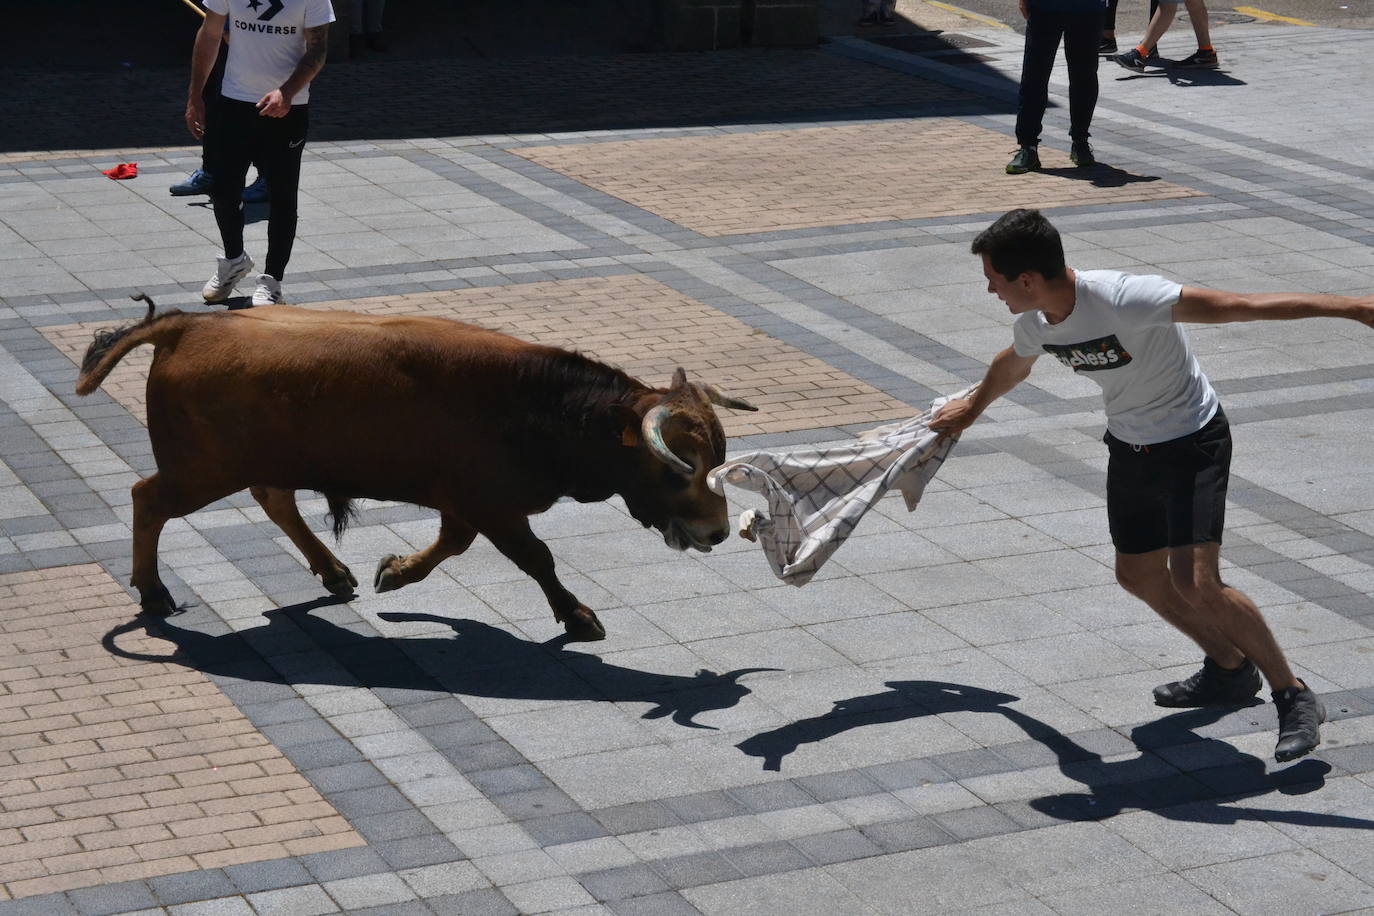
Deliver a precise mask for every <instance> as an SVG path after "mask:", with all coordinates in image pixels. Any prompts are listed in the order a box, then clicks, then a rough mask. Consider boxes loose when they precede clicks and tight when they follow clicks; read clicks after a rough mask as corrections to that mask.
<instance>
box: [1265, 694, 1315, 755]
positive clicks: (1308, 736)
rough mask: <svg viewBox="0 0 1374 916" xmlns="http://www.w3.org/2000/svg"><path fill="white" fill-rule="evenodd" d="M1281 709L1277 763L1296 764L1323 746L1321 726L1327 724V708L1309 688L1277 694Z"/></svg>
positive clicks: (1275, 750) (1276, 700) (1276, 704)
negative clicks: (1289, 761) (1289, 762)
mask: <svg viewBox="0 0 1374 916" xmlns="http://www.w3.org/2000/svg"><path fill="white" fill-rule="evenodd" d="M1273 697H1274V705H1275V706H1277V707H1278V708H1279V743H1278V745H1277V746H1276V747H1275V748H1274V759H1275V760H1279V761H1284V760H1296V759H1298V758H1299V757H1302V756H1303V755H1305V754H1309V753H1311V752H1312V750H1313V749H1314V748H1316V746H1317V745H1318V744H1321V743H1322V737H1321V733H1320V732H1319V731H1318V726H1320V725H1321V724H1322V723H1323V722H1325V721H1326V707H1325V706H1323V705H1322V701H1321V700H1319V699H1317V695H1316V694H1315V693H1313V692H1312V690H1311V688H1309V687H1308V686H1307V685H1306V684H1303V685H1302V686H1301V687H1289V688H1288V689H1286V690H1276V691H1274V693H1273Z"/></svg>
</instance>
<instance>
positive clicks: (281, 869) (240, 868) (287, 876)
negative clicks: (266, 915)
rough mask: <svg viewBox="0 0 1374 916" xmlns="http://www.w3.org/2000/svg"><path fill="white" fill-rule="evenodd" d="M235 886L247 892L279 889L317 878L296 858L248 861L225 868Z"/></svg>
mask: <svg viewBox="0 0 1374 916" xmlns="http://www.w3.org/2000/svg"><path fill="white" fill-rule="evenodd" d="M224 873H225V874H226V875H228V877H229V880H231V881H233V882H234V886H235V887H237V888H238V889H239V891H240V892H242V893H245V894H254V893H257V892H259V891H268V890H278V889H280V888H284V887H296V886H298V885H302V884H309V883H311V882H313V881H315V880H316V879H315V878H314V877H313V876H312V875H311V874H310V872H308V871H306V869H305V866H304V865H302V864H301V863H300V862H298V861H296V860H295V859H273V860H270V861H267V862H248V863H246V864H243V865H231V866H229V867H227V868H225V869H224Z"/></svg>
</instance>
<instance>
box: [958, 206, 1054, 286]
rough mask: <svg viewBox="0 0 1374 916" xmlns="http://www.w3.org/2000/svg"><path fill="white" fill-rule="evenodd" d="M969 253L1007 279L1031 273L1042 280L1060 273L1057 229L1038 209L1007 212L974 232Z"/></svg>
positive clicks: (1051, 278)
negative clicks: (1037, 275)
mask: <svg viewBox="0 0 1374 916" xmlns="http://www.w3.org/2000/svg"><path fill="white" fill-rule="evenodd" d="M971 248H972V250H973V253H974V254H977V255H987V256H988V263H990V264H991V265H992V269H993V270H995V271H997V272H998V273H999V274H1001V275H1002V276H1004V277H1006V278H1007V279H1008V280H1015V279H1016V278H1017V277H1019V276H1021V275H1022V274H1023V273H1026V272H1027V271H1034V272H1036V273H1038V274H1040V275H1041V276H1042V277H1044V278H1045V279H1046V280H1054V279H1056V278H1058V277H1059V276H1060V275H1061V274H1063V273H1064V243H1063V242H1061V241H1060V240H1059V230H1058V229H1056V228H1054V226H1052V225H1051V224H1050V221H1049V220H1047V219H1045V217H1044V216H1043V215H1042V214H1041V213H1040V211H1039V210H1024V209H1021V210H1010V211H1008V212H1006V213H1003V214H1002V215H1001V216H999V217H998V218H997V222H995V223H993V224H992V225H991V226H989V227H987V228H986V229H984V230H983V231H982V232H980V233H978V236H977V237H976V238H975V239H974V240H973V245H972V246H971Z"/></svg>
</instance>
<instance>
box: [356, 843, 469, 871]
mask: <svg viewBox="0 0 1374 916" xmlns="http://www.w3.org/2000/svg"><path fill="white" fill-rule="evenodd" d="M370 847H371V848H372V849H374V850H376V852H377V854H378V855H380V856H381V857H382V858H383V859H385V860H386V863H387V864H388V865H390V866H391V867H392V868H397V869H400V868H418V867H420V866H424V865H437V864H439V863H441V862H456V861H458V860H459V859H462V858H463V854H462V853H461V852H459V850H458V847H456V846H454V845H453V843H451V842H450V841H449V840H448V839H447V838H446V837H443V836H440V835H438V834H428V835H421V836H409V837H403V838H401V839H395V840H378V841H375V842H373V843H371V844H370Z"/></svg>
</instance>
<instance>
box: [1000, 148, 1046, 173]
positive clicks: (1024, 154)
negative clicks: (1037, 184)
mask: <svg viewBox="0 0 1374 916" xmlns="http://www.w3.org/2000/svg"><path fill="white" fill-rule="evenodd" d="M1039 168H1040V153H1039V152H1037V151H1036V148H1035V147H1033V146H1023V147H1021V148H1020V149H1018V150H1017V151H1016V155H1015V156H1012V157H1011V162H1008V163H1007V174H1008V175H1024V174H1025V173H1026V172H1034V171H1036V170H1037V169H1039Z"/></svg>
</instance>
